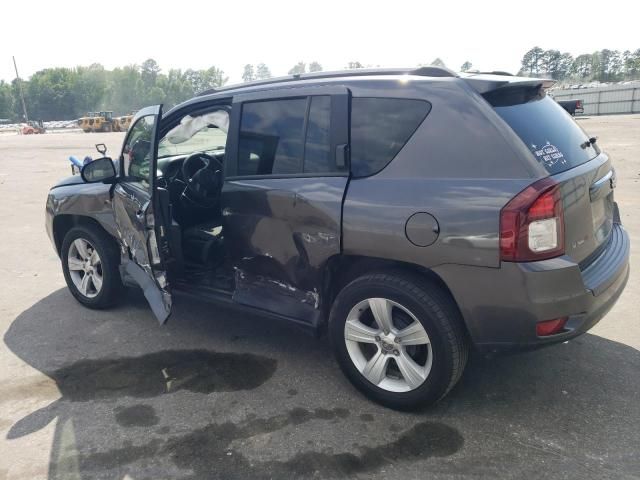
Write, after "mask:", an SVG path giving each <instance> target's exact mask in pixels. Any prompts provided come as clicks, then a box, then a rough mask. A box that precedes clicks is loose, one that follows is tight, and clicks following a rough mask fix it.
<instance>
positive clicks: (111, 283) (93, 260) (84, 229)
mask: <svg viewBox="0 0 640 480" xmlns="http://www.w3.org/2000/svg"><path fill="white" fill-rule="evenodd" d="M94 252H95V253H94ZM60 259H61V261H62V271H63V273H64V279H65V281H66V282H67V287H69V290H70V291H71V294H72V295H73V296H74V297H75V298H76V300H78V301H79V302H80V303H82V304H83V305H85V306H86V307H89V308H95V309H102V308H107V307H110V306H111V305H113V304H114V303H115V302H116V301H117V300H118V299H119V296H120V295H119V294H120V292H121V291H122V280H121V278H120V272H119V268H118V266H119V264H120V252H119V251H118V248H117V245H116V244H115V242H114V241H113V239H112V238H111V237H109V235H108V234H107V233H105V232H104V231H102V230H101V229H99V228H98V227H95V226H92V225H83V226H79V227H74V228H72V229H71V230H69V232H67V234H66V235H65V237H64V240H63V241H62V248H61V250H60Z"/></svg>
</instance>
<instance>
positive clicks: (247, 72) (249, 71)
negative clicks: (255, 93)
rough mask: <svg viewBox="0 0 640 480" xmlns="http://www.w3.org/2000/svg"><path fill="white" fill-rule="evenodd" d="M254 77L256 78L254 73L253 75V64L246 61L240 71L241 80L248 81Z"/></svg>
mask: <svg viewBox="0 0 640 480" xmlns="http://www.w3.org/2000/svg"><path fill="white" fill-rule="evenodd" d="M255 79H256V75H255V72H254V71H253V65H251V64H250V63H247V64H246V65H245V66H244V71H243V72H242V81H243V82H250V81H252V80H255Z"/></svg>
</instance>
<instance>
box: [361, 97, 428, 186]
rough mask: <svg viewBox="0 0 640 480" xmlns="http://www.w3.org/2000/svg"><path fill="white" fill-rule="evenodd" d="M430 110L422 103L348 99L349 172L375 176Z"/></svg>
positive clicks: (408, 100) (402, 145) (404, 100)
mask: <svg viewBox="0 0 640 480" xmlns="http://www.w3.org/2000/svg"><path fill="white" fill-rule="evenodd" d="M430 110H431V104H430V103H429V102H426V101H423V100H411V99H405V98H366V97H361V98H352V99H351V172H352V173H353V176H354V177H366V176H368V175H373V174H374V173H378V172H379V171H380V170H382V169H383V168H384V167H386V166H387V164H389V162H391V160H393V157H395V156H396V155H397V154H398V152H399V151H400V149H402V147H404V145H405V143H407V141H408V140H409V138H411V136H412V135H413V133H414V132H415V131H416V129H417V128H418V126H419V125H420V124H421V123H422V121H423V120H424V118H425V117H426V116H427V114H428V113H429V111H430Z"/></svg>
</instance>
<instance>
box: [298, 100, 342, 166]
mask: <svg viewBox="0 0 640 480" xmlns="http://www.w3.org/2000/svg"><path fill="white" fill-rule="evenodd" d="M330 120H331V97H330V96H328V95H322V96H318V97H311V105H310V107H309V119H308V120H307V137H306V141H305V147H304V172H305V173H323V172H332V171H335V162H334V158H333V156H332V155H331V137H330V134H331V130H330V128H329V127H330Z"/></svg>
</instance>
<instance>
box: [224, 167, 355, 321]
mask: <svg viewBox="0 0 640 480" xmlns="http://www.w3.org/2000/svg"><path fill="white" fill-rule="evenodd" d="M347 181H348V179H347V177H309V178H278V179H276V178H265V179H250V180H233V181H228V182H227V183H226V184H225V187H224V189H223V205H224V209H223V212H222V214H223V222H224V232H225V242H227V245H228V249H229V254H230V256H231V258H232V259H233V262H234V266H235V267H236V291H235V293H234V296H233V298H234V300H235V301H237V302H239V303H243V304H246V305H251V306H255V307H258V308H263V309H266V310H270V311H274V312H277V313H280V314H283V315H286V316H289V317H295V318H299V319H301V320H305V321H308V322H309V323H315V322H316V321H317V320H318V319H319V314H320V313H319V310H318V308H319V302H320V297H319V294H320V291H321V286H322V275H323V268H324V265H325V262H326V261H327V260H328V259H329V258H330V257H331V256H333V255H336V254H339V253H340V224H341V218H342V197H343V195H344V190H345V188H346V185H347Z"/></svg>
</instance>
